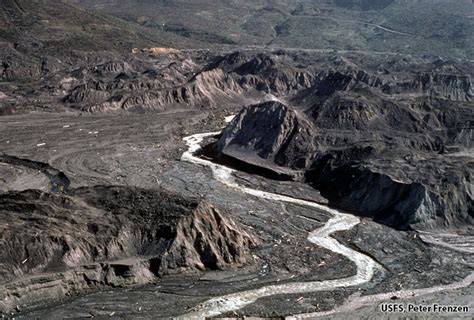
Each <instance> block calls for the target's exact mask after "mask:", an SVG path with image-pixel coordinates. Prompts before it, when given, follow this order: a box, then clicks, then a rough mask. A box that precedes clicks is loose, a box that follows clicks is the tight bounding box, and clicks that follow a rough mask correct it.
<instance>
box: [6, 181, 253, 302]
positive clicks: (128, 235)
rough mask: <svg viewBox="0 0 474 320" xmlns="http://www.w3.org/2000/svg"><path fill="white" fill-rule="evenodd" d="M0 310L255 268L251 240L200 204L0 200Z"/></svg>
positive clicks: (179, 200)
mask: <svg viewBox="0 0 474 320" xmlns="http://www.w3.org/2000/svg"><path fill="white" fill-rule="evenodd" d="M0 220H1V222H2V223H1V224H0V228H1V230H2V232H0V235H1V236H0V241H1V242H2V246H1V248H0V261H1V263H0V288H1V290H0V292H1V294H0V298H1V299H0V300H1V302H0V310H9V309H13V308H14V307H15V306H16V305H17V304H20V303H22V304H23V303H33V302H37V301H42V300H45V299H58V298H62V297H64V296H65V295H69V294H72V293H74V292H80V291H83V290H88V289H89V290H90V289H94V288H96V289H97V288H101V287H104V286H111V287H116V286H124V285H131V284H139V283H148V282H152V281H155V280H156V279H157V277H159V276H161V275H163V274H170V273H181V272H186V271H187V272H189V271H202V270H206V269H211V270H222V269H228V268H235V267H238V266H242V265H245V264H249V263H251V262H252V261H253V258H252V256H251V255H250V248H251V247H253V246H255V245H256V243H257V240H256V238H255V237H254V236H252V235H250V234H248V233H247V232H246V231H245V230H244V228H243V226H241V225H238V224H236V223H234V222H233V221H232V220H231V218H230V217H228V215H227V214H226V213H225V212H222V211H221V210H219V209H217V208H215V207H214V206H213V205H212V204H211V203H209V202H207V201H206V200H200V199H187V198H183V197H181V196H179V195H176V194H170V193H168V192H165V191H162V190H144V189H139V188H126V187H91V188H86V187H84V188H80V189H76V190H72V191H71V192H70V194H69V195H65V194H58V195H52V194H49V193H43V192H41V191H38V190H28V191H24V192H13V191H12V192H7V193H3V194H0Z"/></svg>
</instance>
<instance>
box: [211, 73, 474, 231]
mask: <svg viewBox="0 0 474 320" xmlns="http://www.w3.org/2000/svg"><path fill="white" fill-rule="evenodd" d="M329 77H330V79H331V80H330V81H328V78H327V77H323V78H322V79H323V80H321V81H320V82H319V83H317V84H316V85H315V86H314V88H312V89H310V90H308V91H307V92H306V98H307V99H308V97H311V95H312V96H313V98H310V99H308V101H312V103H313V104H312V106H311V107H307V108H306V109H305V110H304V112H303V111H302V110H300V109H299V108H297V107H288V106H287V105H285V104H283V103H281V102H277V101H273V102H267V103H263V104H258V105H253V106H248V107H245V108H243V109H242V110H241V112H240V113H239V114H238V115H237V116H236V117H235V118H234V120H233V121H232V122H231V123H230V124H229V125H228V126H227V127H226V128H225V129H224V130H223V132H222V134H221V136H220V139H219V141H218V142H217V143H216V144H215V151H216V152H217V159H218V160H220V161H226V162H227V163H231V164H234V165H239V166H240V168H243V169H246V168H247V169H250V168H252V167H255V166H257V167H260V168H262V170H264V171H265V170H271V171H272V172H274V173H275V174H274V176H277V177H278V176H281V175H282V174H284V177H285V178H287V179H296V180H304V181H306V182H308V183H311V184H313V185H314V186H315V187H317V188H318V189H319V190H320V191H321V192H322V194H323V195H324V196H325V197H327V198H328V199H329V200H330V202H331V203H332V204H333V205H335V206H338V207H340V208H343V209H345V210H349V211H351V212H357V213H359V214H361V215H364V216H371V217H373V218H374V219H376V220H378V221H381V222H384V223H386V224H388V225H390V226H394V227H397V228H402V229H406V228H421V229H431V228H461V229H463V228H467V229H469V228H471V227H472V223H473V222H474V197H473V192H472V191H473V186H474V184H473V178H474V176H473V172H474V168H473V166H472V160H471V159H470V157H469V156H457V155H456V152H457V151H459V150H464V151H465V152H467V153H469V152H470V151H469V150H472V147H473V146H472V130H473V129H472V126H473V120H474V115H473V112H472V110H473V109H472V102H469V101H470V98H468V99H466V95H464V94H454V95H453V94H451V93H450V92H452V91H450V90H451V89H450V90H446V89H443V90H438V91H437V94H435V93H434V92H430V93H426V92H424V93H423V94H422V95H420V96H419V97H418V98H416V99H413V98H412V97H413V96H411V98H410V99H404V98H403V97H404V95H407V96H410V95H412V93H411V91H410V90H407V91H405V89H403V88H402V89H401V91H399V92H398V93H397V94H396V95H393V96H390V95H388V96H387V95H386V93H382V92H381V90H380V88H383V86H381V85H379V83H380V82H372V81H369V82H367V81H365V80H367V78H366V77H362V78H361V79H359V80H357V79H356V78H354V77H352V76H349V75H344V76H343V75H342V74H341V75H339V76H337V77H336V78H334V75H329ZM467 79H469V78H467ZM351 83H352V84H351ZM442 83H443V84H442V86H444V87H445V88H447V87H450V88H452V90H454V91H456V92H459V93H461V92H462V93H465V92H470V91H471V85H470V84H468V85H467V86H466V87H463V86H461V87H460V86H459V85H458V82H457V81H445V82H442ZM370 84H371V85H370ZM438 88H439V87H438ZM377 92H378V93H377ZM401 92H403V93H401ZM438 94H439V95H440V96H442V99H441V100H440V99H436V98H434V97H436V96H437V95H438ZM432 96H434V97H432ZM394 97H396V99H394ZM455 97H457V99H459V101H457V102H451V101H450V100H451V99H454V98H455ZM411 99H413V100H411ZM466 100H467V101H466ZM464 101H466V102H464ZM252 172H258V170H256V169H255V168H252ZM267 175H268V173H267Z"/></svg>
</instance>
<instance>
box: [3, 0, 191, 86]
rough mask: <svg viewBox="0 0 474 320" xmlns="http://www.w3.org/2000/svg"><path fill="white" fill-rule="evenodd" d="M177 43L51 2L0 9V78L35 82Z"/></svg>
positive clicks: (20, 1)
mask: <svg viewBox="0 0 474 320" xmlns="http://www.w3.org/2000/svg"><path fill="white" fill-rule="evenodd" d="M181 41H182V38H181V37H179V36H177V35H174V34H172V33H167V32H158V31H154V32H151V31H150V30H147V29H146V28H143V27H141V26H139V25H136V24H133V23H131V22H126V21H123V20H120V19H118V18H115V17H110V16H106V15H103V14H98V13H93V12H91V11H88V10H85V9H83V8H79V7H76V6H73V5H69V4H66V3H64V2H63V1H54V0H41V1H39V0H33V1H30V0H28V1H27V0H5V1H2V3H1V4H0V43H1V46H0V47H1V49H0V65H1V67H2V69H0V76H1V78H2V79H5V80H11V79H15V78H31V77H34V78H39V77H41V76H44V75H45V74H47V73H48V72H54V71H55V70H58V69H60V68H63V67H64V66H67V65H69V64H70V63H77V61H78V60H83V59H85V58H86V55H85V53H92V52H108V53H109V55H111V54H114V53H117V54H126V53H130V52H131V51H132V48H135V47H139V48H145V47H156V46H160V45H165V44H166V45H168V46H173V45H174V43H176V42H181Z"/></svg>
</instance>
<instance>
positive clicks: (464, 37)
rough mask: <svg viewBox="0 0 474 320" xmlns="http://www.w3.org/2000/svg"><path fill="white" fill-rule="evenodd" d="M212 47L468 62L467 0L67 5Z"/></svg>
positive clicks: (121, 0) (111, 0) (93, 1)
mask: <svg viewBox="0 0 474 320" xmlns="http://www.w3.org/2000/svg"><path fill="white" fill-rule="evenodd" d="M70 2H73V3H76V4H79V5H82V6H85V7H87V8H89V9H91V10H96V11H98V12H103V13H107V14H113V15H115V16H117V17H120V18H122V19H126V20H129V21H133V22H136V23H139V24H142V25H143V26H145V27H148V28H151V29H155V30H159V31H163V30H165V31H168V32H172V33H174V34H176V35H180V36H183V37H186V38H187V39H188V41H191V42H192V41H196V40H199V41H203V42H206V43H210V44H214V45H231V46H232V45H241V46H242V45H243V46H254V45H256V46H273V47H292V48H318V49H335V50H360V51H384V52H395V53H402V54H415V55H423V54H429V55H433V54H434V55H442V56H448V57H454V56H455V57H462V58H470V57H472V56H473V53H474V51H473V50H474V47H473V42H474V41H473V40H474V39H473V34H474V32H473V31H474V24H473V20H472V15H473V14H474V7H473V6H472V2H471V0H417V1H401V0H363V1H362V0H337V1H332V0H320V1H312V0H300V1H293V0H272V1H263V0H262V1H245V0H224V1H208V0H168V1H144V0H107V1H105V0H101V1H97V0H70Z"/></svg>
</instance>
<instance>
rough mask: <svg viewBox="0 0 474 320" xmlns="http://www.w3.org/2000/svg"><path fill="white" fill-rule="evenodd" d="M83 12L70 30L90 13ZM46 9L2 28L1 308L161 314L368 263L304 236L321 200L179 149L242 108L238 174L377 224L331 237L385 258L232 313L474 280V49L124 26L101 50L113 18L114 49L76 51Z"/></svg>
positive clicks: (227, 147)
mask: <svg viewBox="0 0 474 320" xmlns="http://www.w3.org/2000/svg"><path fill="white" fill-rule="evenodd" d="M24 3H26V2H25V1H14V0H11V1H7V2H6V4H5V5H4V4H2V8H3V9H5V8H6V11H5V10H4V12H6V13H5V15H4V16H5V17H8V18H9V20H7V22H5V23H4V24H5V25H12V24H14V22H15V21H18V20H22V19H25V18H24V17H23V18H21V17H22V10H33V9H32V6H31V4H28V5H26V4H24ZM22 4H23V6H22ZM40 8H41V7H40ZM72 8H73V7H70V9H71V15H72V17H75V19H70V20H71V24H70V25H71V27H72V28H73V26H74V25H75V24H81V21H83V22H84V21H85V22H88V21H89V22H90V20H89V17H88V15H87V12H86V13H85V12H83V11H75V10H72ZM303 9H304V8H302V10H303ZM58 10H59V9H58ZM40 11H41V10H40ZM46 18H48V14H47V11H44V10H42V11H41V12H40V13H38V14H37V15H36V16H32V17H31V19H33V20H32V21H30V22H31V23H30V24H28V23H27V24H25V25H18V26H17V27H16V28H15V33H11V34H9V37H5V36H3V38H2V39H3V40H4V43H6V44H7V45H6V46H3V47H2V51H1V52H0V54H1V55H0V57H1V58H2V62H3V64H2V68H3V69H2V73H1V81H0V114H1V115H3V116H2V117H0V152H1V153H2V154H1V155H0V219H1V221H0V230H2V232H1V233H0V241H1V242H2V248H1V249H0V259H1V260H0V286H1V288H2V290H0V296H1V297H4V298H5V297H6V298H7V299H6V300H5V299H2V300H1V302H0V311H1V312H2V316H7V317H13V316H14V317H19V318H24V319H31V318H40V319H43V318H65V317H91V316H94V317H117V318H133V317H136V318H167V317H172V316H179V315H182V314H185V313H186V312H187V311H188V310H190V309H191V308H194V307H195V306H196V305H198V304H199V303H201V302H203V301H205V300H208V299H209V298H211V297H215V296H220V295H223V294H229V293H232V292H237V291H242V290H248V289H255V288H259V287H261V286H264V285H269V284H281V283H292V282H297V281H301V282H304V281H315V280H328V279H339V278H344V277H349V276H351V275H354V274H355V273H356V266H355V264H354V263H352V262H351V261H350V260H349V259H347V258H346V257H344V256H341V255H338V254H336V253H334V252H332V251H330V250H327V249H322V248H320V247H318V246H316V245H314V244H312V243H310V242H309V241H308V240H307V236H308V232H310V231H312V230H314V229H317V228H320V227H322V226H324V224H325V223H326V222H327V221H328V220H329V219H330V218H331V217H330V216H329V215H328V214H327V213H326V212H323V211H319V210H314V209H310V208H308V207H305V206H302V205H294V204H287V203H281V202H278V201H271V200H265V199H262V198H258V197H254V196H249V195H245V194H242V193H240V192H238V191H237V190H235V189H232V188H230V187H228V186H225V185H223V184H222V183H220V182H217V181H216V180H215V179H214V178H213V176H212V172H211V171H210V170H209V169H208V168H205V167H201V166H198V165H195V164H189V163H185V162H182V161H180V158H181V155H182V154H183V152H184V151H186V149H187V146H186V144H185V143H184V142H183V138H184V137H186V136H189V135H191V134H194V133H201V132H215V131H220V130H221V128H223V127H224V126H226V123H225V121H224V119H225V117H226V116H229V115H231V114H238V116H237V118H236V119H235V120H234V121H233V122H232V123H230V124H229V125H228V126H227V129H225V130H224V132H223V133H222V135H221V136H220V137H216V139H214V140H211V139H209V141H207V143H211V142H215V141H218V142H217V145H216V146H217V148H215V149H213V147H212V146H211V147H208V148H207V149H206V151H209V150H211V151H217V154H212V155H213V156H216V155H217V157H216V160H219V161H221V162H223V163H226V164H228V165H233V166H235V167H236V168H237V169H241V170H242V171H241V172H237V173H236V174H235V181H236V182H237V183H238V184H240V185H243V186H246V187H249V188H255V189H259V190H265V191H268V192H273V193H277V194H284V195H287V196H291V197H294V198H300V199H305V200H311V201H315V202H318V203H322V204H329V205H331V206H335V207H338V208H343V209H345V210H346V211H349V212H351V213H356V214H357V215H361V216H365V218H363V219H362V222H361V223H360V224H359V225H357V226H355V227H354V228H352V229H351V230H348V231H344V232H339V233H337V234H335V235H334V237H335V238H337V239H338V240H340V241H341V242H342V243H344V244H345V245H347V246H349V247H351V248H353V249H355V250H357V251H359V252H361V253H364V254H366V255H368V256H370V257H372V258H373V259H374V260H375V261H377V262H378V263H379V264H380V265H381V266H382V267H383V268H382V270H381V271H379V272H377V273H376V275H375V277H374V279H372V281H370V282H369V283H365V284H363V285H361V286H360V287H350V288H343V289H335V290H332V291H325V292H321V293H317V294H316V293H312V294H304V295H289V296H275V297H266V298H263V299H260V300H258V301H257V302H256V303H254V304H252V305H249V306H247V307H245V308H243V309H241V310H238V311H236V312H235V313H236V314H238V315H252V316H286V315H290V314H298V313H304V312H316V311H327V310H331V309H332V308H334V307H335V306H338V305H341V304H343V303H344V301H345V300H346V299H347V298H348V297H349V296H350V295H352V294H354V293H359V294H361V295H362V296H364V295H372V294H377V293H382V292H391V291H395V290H400V289H414V288H424V287H430V286H435V285H439V284H448V283H451V282H456V281H459V280H460V279H461V278H464V277H465V276H466V275H468V274H470V273H472V267H473V266H472V263H471V262H470V261H472V246H471V245H472V242H469V239H472V238H471V237H470V235H472V217H473V216H472V215H473V211H472V210H473V191H472V190H473V185H472V174H473V161H472V147H473V145H472V141H473V138H472V134H473V102H472V100H473V88H472V82H471V77H472V76H473V73H472V70H474V68H473V63H472V61H463V60H457V59H453V60H449V59H444V58H439V57H411V56H402V55H397V54H387V55H388V56H387V57H384V56H381V55H377V54H371V53H364V54H362V53H356V52H346V51H331V52H328V51H327V50H326V51H318V50H306V51H304V50H302V51H300V50H296V49H287V50H284V49H275V50H259V49H255V48H253V49H252V50H236V51H233V50H216V51H213V50H198V51H192V50H181V51H178V50H172V49H169V50H168V49H164V52H162V53H160V54H157V53H153V54H151V53H150V54H148V53H147V51H146V50H144V51H143V52H142V51H139V53H136V54H131V53H130V51H131V50H130V46H131V43H129V41H131V42H133V41H132V40H133V37H134V35H133V34H130V33H126V34H124V40H123V43H122V44H121V45H120V46H114V47H113V48H109V49H110V50H109V51H107V53H104V52H103V50H108V49H107V47H106V44H107V42H106V41H105V40H104V39H107V38H108V37H109V36H113V34H115V33H116V32H120V30H122V29H123V28H124V25H122V24H120V23H119V24H116V23H118V22H117V21H116V20H105V21H104V20H100V21H101V23H103V24H106V25H109V27H110V28H111V29H110V33H111V34H108V33H106V34H105V35H104V34H103V33H98V34H97V35H96V37H97V38H98V39H102V40H101V41H98V42H94V41H92V42H87V43H84V41H85V40H84V39H83V38H82V37H83V36H84V34H82V33H81V34H79V35H78V38H79V40H80V41H79V40H78V43H79V44H80V43H82V44H84V45H87V46H91V43H92V44H94V43H96V45H97V48H96V49H97V50H95V51H94V50H93V51H94V52H88V53H85V52H77V54H76V55H72V54H70V53H71V51H68V50H66V49H65V48H64V47H63V46H64V44H63V43H55V44H52V43H50V40H51V38H50V37H54V36H55V35H54V34H51V35H50V37H46V35H44V32H43V33H42V32H40V31H41V30H39V29H38V28H40V27H41V26H43V25H46V24H47V22H46V21H45V20H48V19H46ZM84 19H85V20H84ZM0 22H2V21H0ZM1 26H3V25H2V24H0V27H1ZM31 26H36V27H35V29H34V30H33V29H31ZM85 26H86V29H87V28H92V27H93V26H91V25H89V24H88V23H86V24H85ZM73 29H74V28H73ZM139 29H140V28H139ZM139 29H136V30H135V29H134V30H135V31H136V32H139V31H140V30H139ZM31 30H33V31H35V32H38V33H40V34H43V36H44V37H43V38H38V41H36V42H35V41H32V46H33V47H34V49H35V50H29V48H25V47H23V46H20V45H17V44H15V43H16V42H18V41H19V39H21V37H22V35H24V34H29V32H30V31H31ZM101 30H102V29H101ZM117 30H119V31H117ZM140 32H141V31H140ZM32 34H34V33H32ZM170 36H171V35H170ZM130 37H131V38H132V40H130ZM86 38H87V37H86ZM29 39H30V38H28V39H27V40H29ZM81 39H82V40H81ZM89 40H90V39H88V41H89ZM104 41H105V42H104ZM35 43H36V44H35ZM153 43H154V38H146V39H144V41H143V42H139V43H136V45H137V46H140V47H151V46H152V45H153ZM71 45H72V44H71ZM76 45H77V44H76V43H75V44H74V46H76ZM58 46H59V47H58ZM74 46H72V47H73V48H72V49H71V50H73V51H74V50H75V49H74ZM55 48H56V49H57V50H59V51H58V52H54V51H55ZM76 49H77V48H76ZM43 56H44V57H45V59H44V61H42V60H41V59H40V58H41V57H43ZM52 57H56V58H55V59H52ZM65 57H68V58H67V59H65ZM206 154H207V153H206ZM275 178H276V179H275ZM414 212H415V216H416V218H417V219H418V220H416V219H415V220H413V219H412V218H413V214H414ZM377 221H378V222H382V223H384V224H386V225H389V226H395V227H397V228H398V229H407V228H408V229H412V230H410V231H400V230H398V229H393V228H390V227H388V226H386V225H383V224H378V223H377ZM415 222H419V223H418V224H417V223H415ZM417 227H423V228H425V229H426V230H428V232H432V230H433V229H434V230H436V232H438V233H439V232H445V233H456V232H464V233H465V238H459V237H456V236H453V237H452V238H454V239H462V241H458V242H456V241H455V240H449V241H451V242H449V243H447V242H446V241H447V240H446V239H445V238H446V237H444V236H441V235H438V234H436V232H435V233H433V234H429V235H430V236H431V237H435V238H436V237H441V238H439V239H441V240H443V241H444V242H443V243H444V246H436V245H434V244H431V243H430V242H429V241H424V240H423V237H422V235H423V234H421V233H418V232H417V231H415V230H414V229H416V228H417ZM443 237H444V238H443ZM420 238H421V239H420ZM436 239H438V238H436ZM439 239H438V240H439ZM450 239H451V238H450ZM465 239H467V240H466V241H465ZM460 242H463V243H460ZM5 243H6V244H7V245H4V244H5ZM460 248H461V249H462V250H459V249H460ZM458 292H461V293H466V295H468V296H471V297H472V290H471V289H470V288H467V289H459V290H458ZM2 295H3V296H2ZM435 297H437V296H434V297H432V299H435ZM417 299H420V298H417ZM443 299H444V298H443ZM361 312H362V311H361ZM228 315H230V316H232V315H235V314H234V313H231V314H228Z"/></svg>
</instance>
